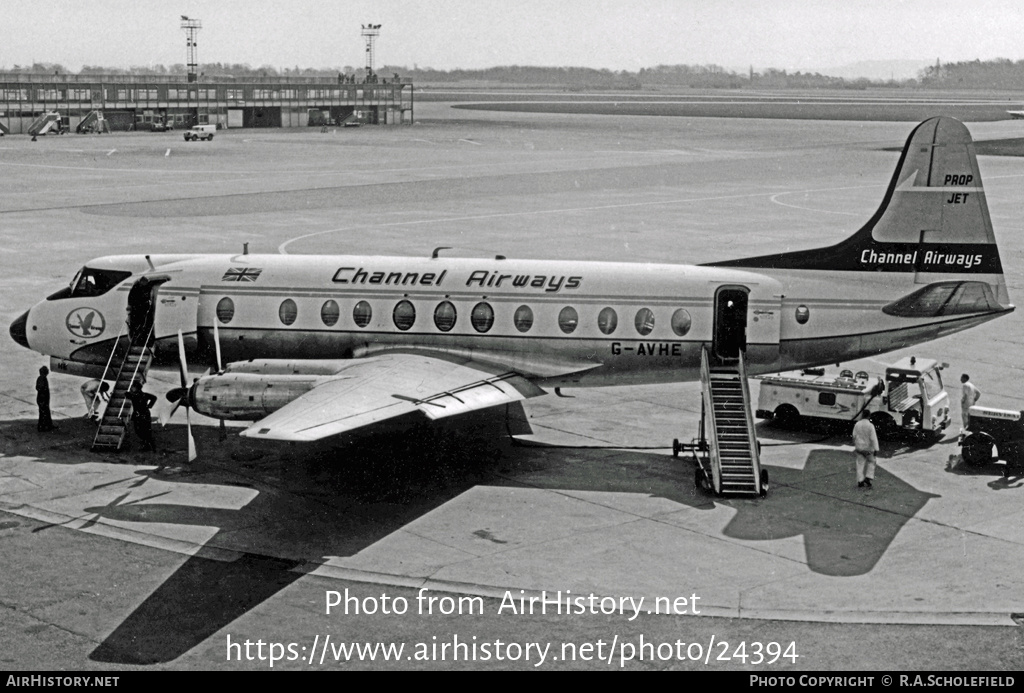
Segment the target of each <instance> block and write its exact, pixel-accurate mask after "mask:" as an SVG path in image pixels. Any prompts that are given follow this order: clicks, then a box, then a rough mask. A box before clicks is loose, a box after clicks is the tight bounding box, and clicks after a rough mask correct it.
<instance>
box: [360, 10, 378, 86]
mask: <svg viewBox="0 0 1024 693" xmlns="http://www.w3.org/2000/svg"><path fill="white" fill-rule="evenodd" d="M380 26H381V25H380V24H363V39H364V40H365V41H366V77H367V79H369V78H370V77H371V76H372V75H373V42H374V41H376V40H377V37H378V36H380Z"/></svg>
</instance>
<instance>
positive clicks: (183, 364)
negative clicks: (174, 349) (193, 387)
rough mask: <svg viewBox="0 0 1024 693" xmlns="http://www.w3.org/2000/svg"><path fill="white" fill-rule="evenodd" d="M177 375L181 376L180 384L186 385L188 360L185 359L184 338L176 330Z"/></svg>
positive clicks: (179, 331) (185, 386)
mask: <svg viewBox="0 0 1024 693" xmlns="http://www.w3.org/2000/svg"><path fill="white" fill-rule="evenodd" d="M178 375H180V376H181V386H182V387H184V388H187V387H188V362H187V361H186V360H185V338H184V337H182V336H181V330H178Z"/></svg>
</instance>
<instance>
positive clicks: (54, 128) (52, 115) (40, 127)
mask: <svg viewBox="0 0 1024 693" xmlns="http://www.w3.org/2000/svg"><path fill="white" fill-rule="evenodd" d="M48 132H52V133H54V134H56V135H61V134H63V130H62V129H61V117H60V113H58V112H57V111H50V112H49V113H45V114H43V115H41V116H39V117H38V118H36V120H35V121H33V123H32V124H31V125H29V126H28V134H30V135H32V136H33V137H37V136H39V135H45V134H46V133H48Z"/></svg>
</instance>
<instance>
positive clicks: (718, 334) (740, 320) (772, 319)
mask: <svg viewBox="0 0 1024 693" xmlns="http://www.w3.org/2000/svg"><path fill="white" fill-rule="evenodd" d="M780 292H781V287H780V286H779V285H778V283H777V282H774V281H771V280H767V281H764V282H758V283H756V284H753V283H752V284H751V285H750V286H744V285H737V284H726V285H722V286H719V287H718V288H717V289H716V290H715V314H714V320H715V322H714V331H713V341H712V349H711V353H712V354H713V355H714V356H715V357H717V358H718V359H721V360H723V361H731V360H734V359H737V358H739V352H740V351H742V352H743V355H744V359H745V360H746V362H747V363H748V364H759V365H761V364H765V365H767V364H773V363H775V362H777V361H778V359H779V338H780V336H781V332H782V327H781V325H782V296H781V293H780Z"/></svg>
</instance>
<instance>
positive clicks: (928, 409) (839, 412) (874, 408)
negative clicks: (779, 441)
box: [757, 356, 949, 438]
mask: <svg viewBox="0 0 1024 693" xmlns="http://www.w3.org/2000/svg"><path fill="white" fill-rule="evenodd" d="M945 366H946V364H940V363H939V362H938V361H935V360H933V359H918V358H916V357H914V356H910V357H907V358H904V359H900V360H899V361H897V362H896V363H894V364H892V365H891V366H889V367H887V368H886V369H885V375H884V376H880V375H872V374H870V373H868V372H867V371H858V372H856V373H854V372H853V371H852V370H849V369H843V370H841V371H839V372H838V373H835V372H831V373H827V372H826V371H825V369H824V368H808V369H805V370H802V371H788V372H785V373H778V374H775V375H764V376H761V377H760V378H758V379H759V380H760V381H761V389H760V393H759V394H758V398H757V416H758V418H761V419H774V420H776V421H779V422H780V423H784V424H790V425H792V424H796V423H797V422H798V421H799V420H800V418H801V417H813V418H820V419H838V420H845V421H853V420H855V419H856V418H857V417H858V416H859V415H860V413H861V412H862V411H866V412H868V414H869V415H870V416H871V423H873V424H874V425H875V428H876V429H877V430H878V433H879V434H880V435H881V436H883V437H885V436H892V435H894V434H897V433H909V434H912V435H915V436H918V437H921V438H925V437H927V436H929V435H936V434H939V433H941V432H942V431H943V430H944V429H945V428H946V427H947V426H948V425H949V395H948V394H946V392H945V390H943V388H942V373H941V371H942V369H943V368H944V367H945Z"/></svg>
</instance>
